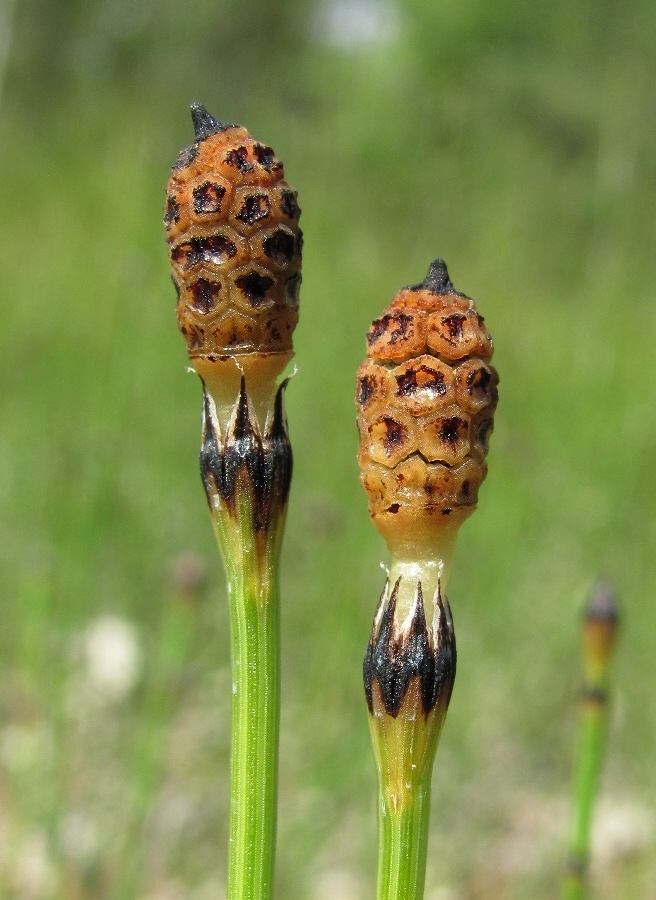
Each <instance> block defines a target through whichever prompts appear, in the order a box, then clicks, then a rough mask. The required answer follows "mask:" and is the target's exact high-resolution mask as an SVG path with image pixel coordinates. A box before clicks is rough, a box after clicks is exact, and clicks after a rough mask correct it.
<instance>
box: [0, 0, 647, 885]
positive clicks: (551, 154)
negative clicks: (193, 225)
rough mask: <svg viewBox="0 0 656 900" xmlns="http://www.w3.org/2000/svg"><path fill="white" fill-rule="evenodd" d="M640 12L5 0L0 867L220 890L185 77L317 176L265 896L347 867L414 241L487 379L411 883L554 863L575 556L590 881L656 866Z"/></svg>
mask: <svg viewBox="0 0 656 900" xmlns="http://www.w3.org/2000/svg"><path fill="white" fill-rule="evenodd" d="M655 47H656V6H654V4H653V3H652V2H650V0H623V2H620V0H577V2H575V3H572V2H571V0H552V2H550V3H548V4H529V3H524V2H521V0H498V2H496V3H489V2H487V0H443V2H440V3H429V2H426V0H350V2H347V0H306V2H300V0H285V2H282V0H271V2H268V3H266V4H264V3H260V2H257V0H241V2H239V3H236V2H233V0H219V2H210V0H197V2H196V0H191V2H188V3H185V4H182V3H178V2H173V0H159V2H155V0H141V2H138V3H134V2H128V0H97V2H91V3H88V2H82V0H59V2H56V3H52V2H47V0H3V3H2V5H0V163H1V164H0V198H1V206H2V215H1V217H0V234H1V237H0V291H1V294H2V328H1V329H0V373H1V377H2V388H3V389H2V392H1V395H0V404H1V408H0V417H1V418H0V421H1V426H0V429H1V431H0V433H1V434H2V440H1V446H0V592H1V607H0V610H1V612H0V615H1V623H2V624H1V627H0V685H1V688H0V896H2V897H7V898H14V897H16V898H24V900H31V898H38V900H50V898H56V900H60V898H67V900H69V898H70V900H87V898H111V900H123V898H125V900H133V898H138V900H210V898H217V897H221V896H222V894H223V890H224V878H225V856H226V842H227V828H226V825H227V802H228V796H227V783H228V782H227V778H228V748H229V730H228V724H229V719H228V716H229V691H230V675H229V661H228V652H229V651H228V635H227V629H228V619H227V608H226V603H225V584H224V579H223V574H222V570H221V565H220V562H219V558H218V554H217V551H216V547H215V545H214V538H213V534H212V530H211V527H210V523H209V520H208V516H207V512H206V505H205V499H204V496H203V492H202V487H201V483H200V478H199V476H198V471H197V453H198V445H199V440H200V431H199V422H200V389H199V384H198V381H197V379H196V378H195V377H194V376H192V375H189V374H187V373H186V371H185V369H186V355H185V348H184V344H183V341H182V339H181V337H180V336H179V334H178V333H177V330H176V325H175V316H174V306H175V296H174V291H173V288H172V286H171V283H170V278H169V265H168V260H167V253H166V246H165V241H164V232H163V228H162V222H161V220H162V206H163V201H164V191H165V185H166V181H167V178H168V173H169V169H170V165H171V163H172V162H173V160H174V159H175V157H176V155H177V152H178V151H179V150H180V149H181V148H182V147H185V146H187V145H188V144H190V143H191V142H192V138H193V131H192V126H191V120H190V117H189V103H190V102H191V101H194V100H199V101H201V102H203V103H204V104H205V105H206V106H207V107H208V109H209V110H210V112H211V113H213V114H214V115H215V116H217V117H219V118H221V119H224V120H227V121H234V122H240V123H243V124H245V125H246V126H247V127H248V128H249V130H250V131H251V133H252V134H253V135H254V136H255V137H257V138H258V139H259V140H262V141H264V142H266V143H269V144H271V145H272V146H273V147H274V149H275V151H276V153H277V155H278V156H279V157H280V158H281V159H282V160H283V162H284V163H285V169H286V173H287V179H288V181H289V182H290V183H291V184H292V185H293V186H294V187H295V188H296V189H297V190H298V192H299V201H300V205H301V207H302V209H303V216H302V218H301V225H302V227H303V230H304V232H305V238H306V241H305V252H304V284H303V290H302V311H301V320H300V324H299V326H298V329H297V332H296V334H297V337H296V351H297V355H296V360H295V362H296V364H297V366H298V375H297V376H296V378H294V380H293V382H292V384H291V385H290V388H289V390H288V393H287V400H288V415H289V419H290V428H291V434H292V440H293V444H294V452H295V460H296V468H295V479H294V485H293V488H292V498H291V504H290V510H289V518H288V533H287V541H286V546H285V551H284V570H283V579H282V580H283V602H284V606H283V612H282V636H283V690H284V694H283V713H282V746H281V796H280V822H279V862H278V870H277V878H278V896H279V897H281V898H285V900H297V898H298V900H300V898H304V900H305V898H309V900H360V898H365V897H369V896H372V895H373V884H374V877H375V858H376V822H375V810H376V777H375V771H374V764H373V759H372V756H371V751H370V746H369V736H368V730H367V724H366V716H365V703H364V698H363V692H362V685H361V658H362V654H363V652H364V648H365V645H366V642H367V640H368V636H369V631H370V628H371V621H372V616H373V612H374V608H375V605H376V602H377V599H378V596H379V593H380V591H381V589H382V586H383V580H384V574H383V572H382V571H381V569H380V567H379V563H380V562H381V561H382V560H384V559H385V548H384V545H383V542H382V540H381V539H380V537H379V536H378V534H377V532H376V531H375V529H374V528H373V527H372V526H371V525H370V523H369V521H368V516H367V509H366V499H365V496H364V493H363V492H362V491H361V490H360V488H359V486H358V471H357V465H356V459H355V457H356V448H357V440H356V431H355V425H354V415H355V413H354V407H353V393H354V373H355V369H356V367H357V365H358V364H359V362H360V360H361V359H362V357H363V355H364V334H365V331H366V329H367V327H368V325H369V323H370V321H371V319H372V318H373V317H374V316H376V315H377V314H378V313H379V312H380V311H381V310H382V309H383V307H384V306H386V305H387V304H388V302H389V301H390V299H391V298H392V296H393V295H394V294H395V293H396V291H397V290H398V289H399V287H401V286H402V285H404V284H408V283H415V282H417V281H420V280H421V279H422V278H423V276H424V274H425V272H426V270H427V267H428V264H429V262H430V261H431V260H432V259H433V258H434V257H436V256H443V257H444V258H445V259H446V260H447V262H448V265H449V270H450V274H451V277H452V279H453V281H454V283H455V285H456V287H457V288H458V289H459V290H461V291H464V292H466V293H468V294H470V295H471V296H473V297H474V298H475V299H476V301H477V304H478V307H479V310H480V311H481V312H482V313H483V315H484V316H485V318H486V322H487V324H488V325H489V328H490V330H491V332H492V334H493V336H494V339H495V347H496V349H495V359H494V362H495V364H496V366H497V368H498V370H499V373H500V376H501V386H500V394H501V401H500V404H499V409H498V411H497V416H496V431H495V434H494V437H493V439H492V446H491V452H490V457H489V465H490V474H489V476H488V480H487V481H486V483H485V485H484V486H483V488H482V490H481V495H480V509H479V511H478V512H477V514H476V515H475V516H474V517H473V518H472V519H471V520H470V521H469V522H468V523H467V524H466V525H465V526H464V528H463V530H462V533H461V536H460V539H459V547H458V552H457V557H456V560H455V563H454V570H453V575H452V579H451V584H450V599H451V604H452V607H453V610H454V617H455V622H456V629H457V635H458V650H459V668H458V678H457V683H456V687H455V692H454V696H453V701H452V704H451V709H450V712H449V717H448V720H447V725H446V728H445V731H444V734H443V738H442V742H441V746H440V749H439V752H438V757H437V763H436V768H435V775H434V789H433V809H432V823H431V843H430V850H429V863H428V882H427V891H426V896H427V900H474V898H479V900H494V898H524V900H525V898H547V897H553V896H555V894H556V893H557V886H558V881H559V876H560V871H561V867H562V865H563V860H564V857H565V852H566V834H567V830H568V821H569V820H568V814H569V808H568V803H569V799H568V798H569V790H570V780H571V766H572V756H573V750H574V744H575V737H576V704H577V691H578V687H579V682H580V663H579V658H578V641H579V615H580V609H581V606H582V604H583V601H584V598H585V596H586V593H587V592H588V590H589V587H590V584H591V583H592V581H593V580H594V579H595V577H596V576H597V575H599V574H603V575H605V576H606V577H607V578H609V579H610V580H611V581H612V582H613V583H614V584H615V586H616V588H617V591H618V594H619V597H620V600H621V606H622V617H623V630H622V634H621V640H620V644H619V649H618V653H617V658H616V660H615V663H616V664H615V666H614V675H615V686H614V705H613V714H612V723H611V729H610V745H609V753H608V759H607V766H606V770H605V775H604V782H603V799H602V801H601V803H600V806H599V808H598V817H597V829H596V834H595V856H594V863H593V870H592V874H593V880H594V884H595V891H596V893H595V896H596V897H598V898H614V900H616V898H640V900H641V898H653V897H654V896H656V894H655V893H654V891H655V888H654V884H656V808H655V802H654V798H655V797H656V767H654V764H653V755H654V740H655V738H656V704H655V703H654V686H655V684H656V654H655V653H654V641H655V627H654V626H655V624H656V603H654V591H655V587H656V585H655V577H654V565H653V562H654V551H653V547H654V545H655V542H656V517H655V515H654V501H655V500H656V486H655V485H656V482H655V479H654V475H653V468H654V453H655V450H656V410H655V404H654V398H655V396H656V366H655V365H654V360H653V353H654V346H655V343H656V313H655V311H654V299H655V291H656V288H655V278H654V259H655V254H654V244H655V241H656V208H655V203H654V196H655V189H656V152H655V149H656V148H655V138H656V115H655V114H656V91H655V87H656V55H655V49H654V48H655Z"/></svg>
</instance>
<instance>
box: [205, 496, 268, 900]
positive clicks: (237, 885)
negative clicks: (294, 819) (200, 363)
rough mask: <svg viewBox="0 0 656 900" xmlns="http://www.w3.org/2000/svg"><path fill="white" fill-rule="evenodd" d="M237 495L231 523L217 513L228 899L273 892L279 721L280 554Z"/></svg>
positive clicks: (264, 899)
mask: <svg viewBox="0 0 656 900" xmlns="http://www.w3.org/2000/svg"><path fill="white" fill-rule="evenodd" d="M250 522H251V512H250V500H249V497H248V496H247V495H241V496H240V497H239V499H238V503H237V516H236V521H235V519H234V518H233V519H232V520H231V519H230V518H229V516H227V515H223V516H216V517H215V525H216V529H215V530H216V534H217V538H218V542H219V546H220V548H221V552H222V555H223V558H224V563H225V567H226V574H227V579H228V596H229V607H230V628H231V645H232V741H231V752H230V836H229V841H230V843H229V852H228V891H227V898H228V900H269V898H270V897H271V896H272V894H273V871H274V859H275V843H276V808H277V785H278V733H279V720H280V663H279V641H280V638H279V608H278V556H279V545H278V541H277V540H275V536H276V534H275V533H276V532H277V529H274V534H273V535H272V538H273V540H271V541H270V542H269V544H268V546H267V552H266V553H265V554H264V555H263V558H262V554H261V548H258V546H257V544H256V541H255V539H254V535H253V531H252V528H251V526H250Z"/></svg>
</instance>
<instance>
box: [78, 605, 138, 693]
mask: <svg viewBox="0 0 656 900" xmlns="http://www.w3.org/2000/svg"><path fill="white" fill-rule="evenodd" d="M83 656H84V662H85V666H86V674H87V676H88V678H89V681H90V682H91V683H92V685H93V686H94V687H95V688H96V689H97V690H98V692H99V693H101V694H103V695H104V696H105V697H106V698H107V699H110V700H120V699H121V698H122V697H125V696H126V695H127V694H129V692H130V691H131V690H132V688H133V687H134V686H135V684H136V683H137V679H138V678H139V674H140V672H141V664H142V652H141V647H140V646H139V639H138V637H137V630H136V628H135V627H134V625H132V624H131V623H130V622H128V621H126V620H125V619H119V618H118V617H113V616H106V617H103V618H101V619H97V620H96V621H95V622H92V624H91V625H89V627H88V629H87V631H86V634H85V636H84V641H83Z"/></svg>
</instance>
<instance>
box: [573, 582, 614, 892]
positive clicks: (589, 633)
mask: <svg viewBox="0 0 656 900" xmlns="http://www.w3.org/2000/svg"><path fill="white" fill-rule="evenodd" d="M618 624H619V612H618V606H617V600H616V598H615V593H614V591H613V590H612V588H611V587H610V586H609V585H608V584H607V583H606V582H603V581H599V582H597V584H595V585H594V587H593V589H592V592H591V594H590V597H589V600H588V602H587V604H586V607H585V610H584V612H583V621H582V623H581V649H582V655H583V690H582V691H581V725H580V737H579V746H578V753H577V758H576V775H575V784H574V815H573V823H572V834H571V840H570V851H569V859H568V861H567V872H566V874H565V880H564V884H563V890H562V897H563V900H583V897H585V896H586V895H587V870H588V858H589V856H590V832H591V826H592V811H593V806H594V801H595V797H596V794H597V789H598V786H599V779H600V777H601V770H602V766H603V761H604V752H605V749H606V740H607V731H608V730H607V725H608V685H609V680H610V662H611V658H612V655H613V649H614V645H615V641H616V639H617V630H618Z"/></svg>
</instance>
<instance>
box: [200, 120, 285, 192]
mask: <svg viewBox="0 0 656 900" xmlns="http://www.w3.org/2000/svg"><path fill="white" fill-rule="evenodd" d="M212 171H213V172H216V173H218V174H219V175H222V176H223V177H224V178H227V179H228V180H229V181H230V182H231V183H232V184H234V185H236V186H237V185H242V184H245V185H250V184H257V185H261V186H263V187H266V186H268V185H271V184H275V183H276V182H277V181H281V180H282V179H283V178H284V177H285V173H284V170H283V166H282V163H281V162H280V160H278V159H276V157H275V155H274V153H273V150H272V149H271V148H270V147H267V146H266V145H264V144H260V143H259V141H254V140H253V138H252V137H251V136H250V135H249V134H248V133H246V136H245V137H243V138H241V139H237V140H233V141H231V142H230V144H227V145H226V146H225V147H223V148H222V149H221V151H220V152H219V153H217V154H216V155H215V156H214V158H213V159H212Z"/></svg>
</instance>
